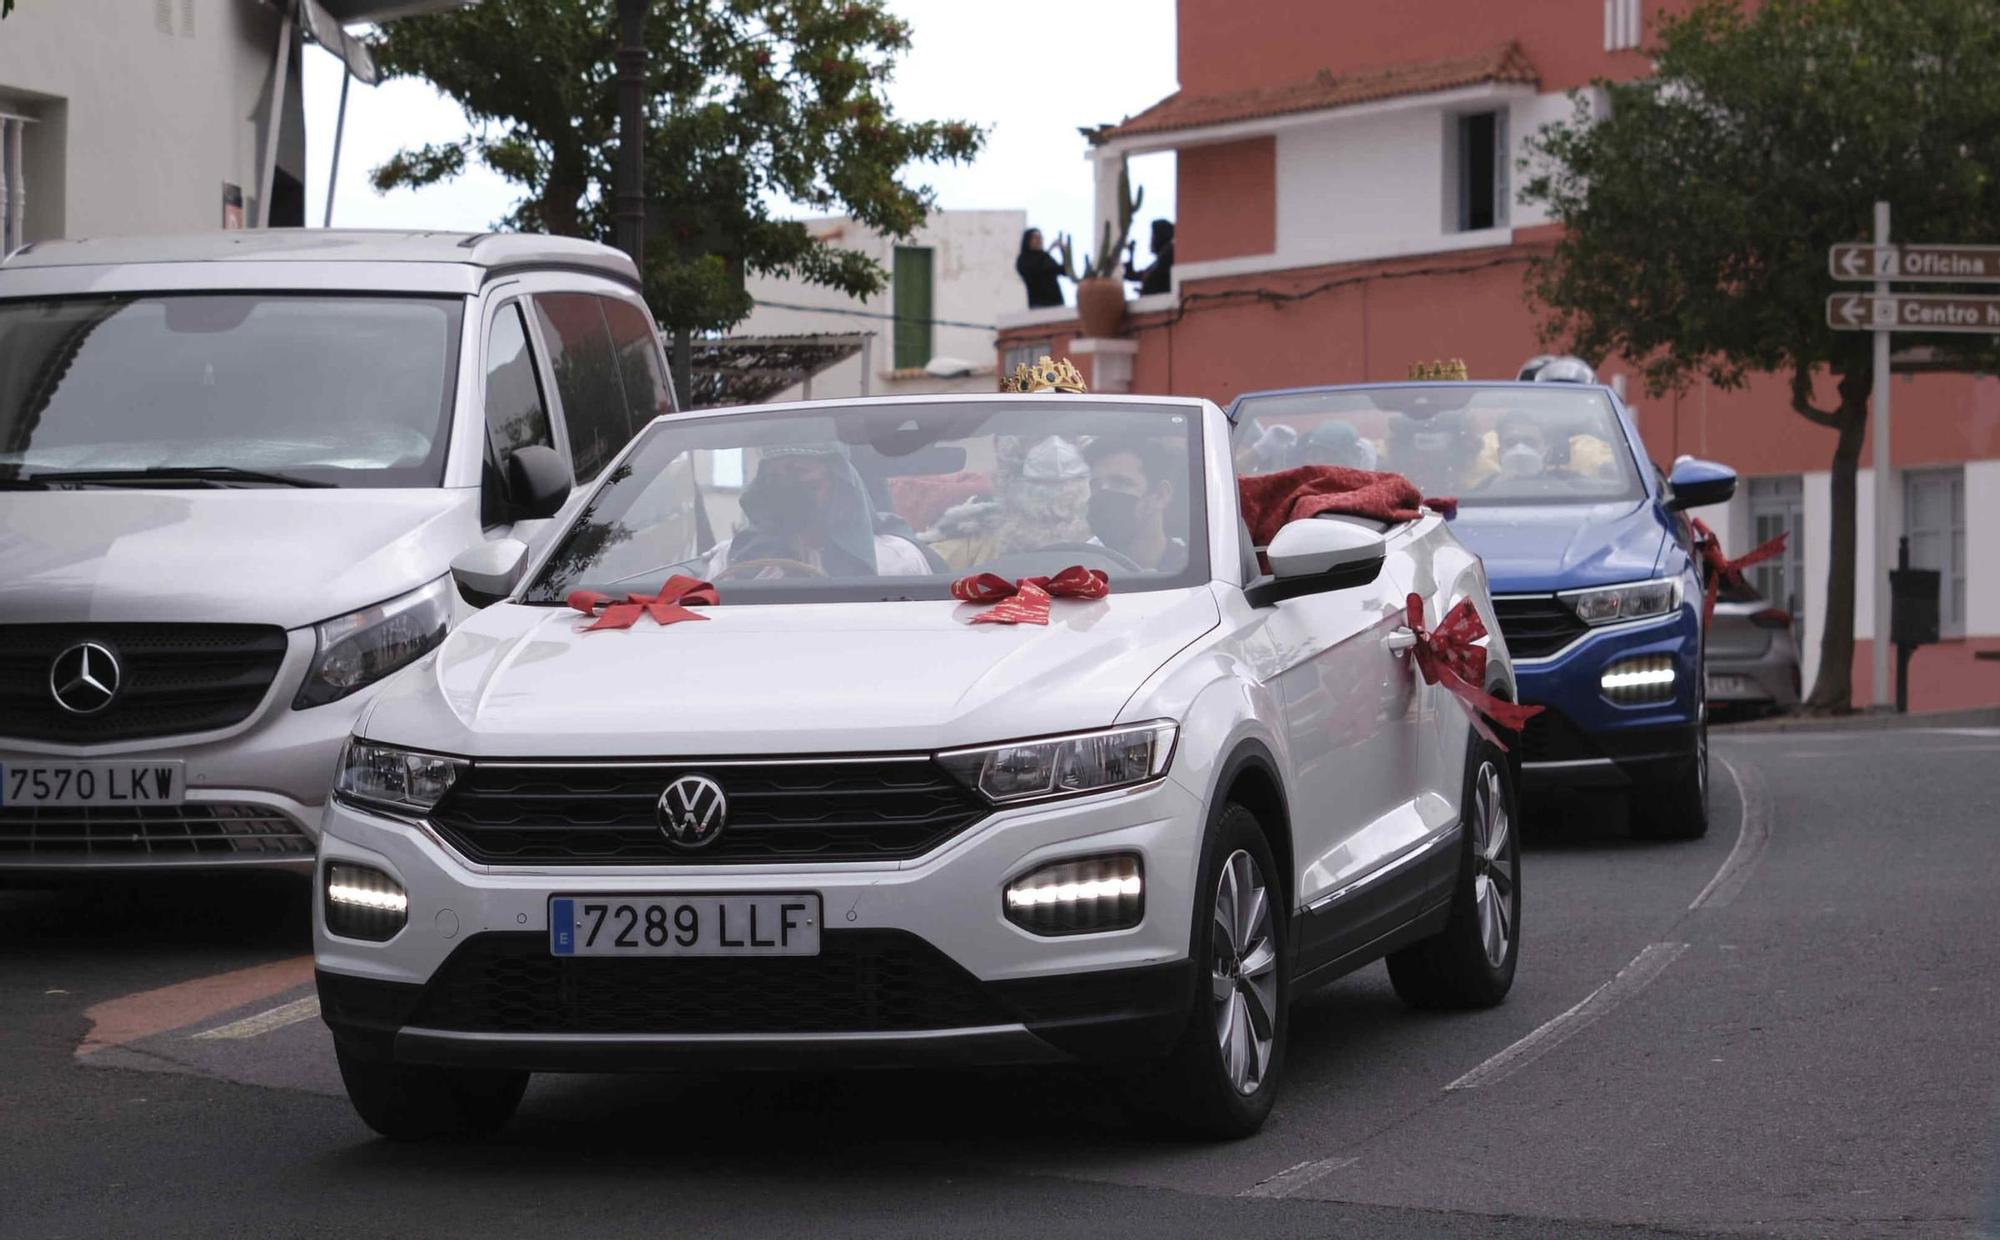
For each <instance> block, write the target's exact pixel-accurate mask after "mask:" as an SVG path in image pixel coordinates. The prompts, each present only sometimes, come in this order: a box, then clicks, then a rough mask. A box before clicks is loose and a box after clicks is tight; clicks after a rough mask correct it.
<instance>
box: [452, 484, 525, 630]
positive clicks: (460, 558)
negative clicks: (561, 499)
mask: <svg viewBox="0 0 2000 1240" xmlns="http://www.w3.org/2000/svg"><path fill="white" fill-rule="evenodd" d="M545 450H546V449H545ZM527 565H528V544H526V543H524V542H522V541H521V540H520V539H518V538H496V539H494V540H493V541H491V542H482V543H475V544H474V545H472V546H470V547H467V548H466V549H465V550H463V551H461V552H459V553H458V555H457V556H456V557H454V558H453V560H452V562H451V579H452V581H453V582H454V583H456V584H457V586H458V596H459V597H460V598H462V599H464V600H465V601H466V602H468V603H470V604H472V605H473V606H474V607H491V606H492V605H493V604H495V603H497V602H499V601H500V600H501V599H503V598H506V597H507V596H508V595H509V594H512V593H513V592H514V587H515V586H517V585H519V584H521V570H522V569H524V568H526V567H527Z"/></svg>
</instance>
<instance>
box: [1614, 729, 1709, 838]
mask: <svg viewBox="0 0 2000 1240" xmlns="http://www.w3.org/2000/svg"><path fill="white" fill-rule="evenodd" d="M1631 810H1632V834H1633V835H1636V836H1638V837H1639V838H1640V839H1646V840H1698V839H1700V838H1701V837H1702V836H1704V835H1707V834H1708V723H1707V721H1706V720H1704V721H1703V722H1702V723H1701V725H1700V726H1699V727H1697V728H1696V729H1695V739H1694V754H1693V756H1692V757H1689V758H1685V759H1683V760H1681V761H1679V762H1676V763H1675V764H1674V765H1673V767H1672V769H1671V771H1670V773H1669V774H1668V775H1667V776H1666V777H1665V778H1664V779H1659V780H1653V781H1649V782H1647V783H1644V784H1640V785H1639V786H1638V787H1636V788H1634V789H1633V790H1632V802H1631Z"/></svg>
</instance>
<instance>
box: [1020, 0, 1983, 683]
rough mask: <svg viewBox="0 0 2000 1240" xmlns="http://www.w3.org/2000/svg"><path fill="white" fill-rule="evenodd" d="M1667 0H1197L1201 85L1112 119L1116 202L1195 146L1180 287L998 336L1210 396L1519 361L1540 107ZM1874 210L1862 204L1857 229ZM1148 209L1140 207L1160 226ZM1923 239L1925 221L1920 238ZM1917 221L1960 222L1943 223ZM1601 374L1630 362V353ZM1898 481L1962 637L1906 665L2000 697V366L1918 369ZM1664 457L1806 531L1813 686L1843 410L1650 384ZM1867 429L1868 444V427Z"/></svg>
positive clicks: (1915, 552) (1753, 532)
mask: <svg viewBox="0 0 2000 1240" xmlns="http://www.w3.org/2000/svg"><path fill="white" fill-rule="evenodd" d="M1660 7H1661V4H1660V3H1659V0H1561V2H1559V3H1546V4H1533V5H1497V4H1490V3H1485V2H1483V0H1413V2H1412V3H1407V4H1396V5H1374V4H1361V3H1330V2H1329V0H1265V3H1264V4H1262V5H1259V6H1257V8H1256V13H1255V18H1254V20H1251V19H1249V18H1248V17H1247V16H1246V12H1245V9H1244V7H1243V6H1242V5H1240V4H1234V3H1228V2H1226V0H1180V4H1179V10H1178V21H1179V49H1180V63H1179V71H1180V82H1181V89H1180V90H1179V91H1178V92H1176V93H1175V94H1174V95H1172V96H1169V97H1168V98H1167V99H1164V100H1160V101H1157V102H1152V103H1151V104H1150V106H1145V105H1147V104H1148V102H1149V101H1146V100H1134V101H1133V102H1134V105H1135V107H1139V108H1140V109H1141V110H1139V111H1137V112H1136V113H1135V114H1134V115H1133V116H1131V117H1129V118H1128V119H1127V120H1125V121H1124V122H1122V123H1120V124H1118V125H1114V126H1110V127H1107V128H1106V129H1104V130H1102V131H1100V132H1099V134H1098V137H1097V140H1096V145H1095V147H1094V150H1093V155H1092V158H1093V163H1094V170H1095V175H1096V179H1097V184H1098V186H1099V195H1098V199H1099V202H1100V204H1101V208H1100V209H1101V211H1102V210H1103V209H1104V208H1103V206H1102V204H1106V203H1109V202H1110V201H1112V196H1111V192H1109V191H1111V190H1112V189H1113V188H1114V187H1115V184H1116V178H1117V172H1118V168H1119V166H1120V163H1121V161H1122V160H1124V159H1126V158H1129V157H1131V156H1135V155H1142V154H1148V153H1151V152H1156V151H1168V150H1170V151H1173V152H1174V153H1175V159H1176V166H1177V184H1178V191H1177V202H1176V219H1177V236H1176V240H1175V244H1176V250H1177V254H1176V258H1177V266H1176V269H1175V279H1174V287H1173V289H1172V291H1171V292H1169V293H1165V294H1160V295H1156V296H1153V297H1148V298H1143V299H1139V300H1136V301H1133V302H1131V303H1129V305H1128V315H1127V319H1126V323H1125V326H1124V329H1123V331H1122V332H1121V334H1120V335H1119V336H1118V337H1117V338H1115V339H1110V340H1093V339H1082V338H1080V337H1079V328H1078V325H1077V323H1076V321H1075V319H1074V317H1073V314H1072V312H1070V311H1069V310H1067V309H1051V310H1044V311H1024V312H1019V313H1015V314H1010V315H1007V316H1003V318H1002V319H1001V328H1002V331H1001V333H1000V342H999V354H1000V356H999V359H998V360H999V361H1000V362H1001V364H1002V366H1003V370H1004V369H1011V367H1012V365H1013V363H1014V362H1015V361H1018V360H1021V359H1022V358H1025V357H1030V356H1033V355H1035V354H1038V353H1042V352H1053V353H1057V354H1062V353H1068V354H1069V355H1071V356H1072V357H1073V358H1074V359H1075V360H1076V361H1077V363H1078V364H1079V366H1082V367H1084V368H1085V369H1086V373H1088V374H1091V375H1092V376H1093V380H1094V382H1095V383H1096V385H1097V386H1098V387H1100V388H1107V389H1111V390H1117V389H1120V388H1129V390H1131V391H1134V392H1157V393H1171V394H1177V395H1199V396H1206V397H1209V398H1210V399H1213V400H1215V401H1218V402H1223V403H1226V402H1227V401H1228V400H1230V399H1231V398H1232V397H1234V396H1235V395H1236V394H1238V393H1240V392H1244V391H1251V390H1255V389H1260V388H1273V387H1286V386H1293V385H1301V384H1317V383H1346V382H1359V381H1364V380H1383V379H1399V378H1402V377H1404V375H1405V373H1406V371H1407V368H1408V366H1409V364H1410V363H1411V362H1412V361H1414V360H1419V359H1431V358H1444V357H1462V358H1464V359H1465V360H1466V362H1467V363H1468V365H1469V367H1470V370H1471V372H1472V374H1473V375H1474V376H1487V377H1511V376H1512V375H1513V374H1514V372H1515V370H1516V369H1517V368H1518V367H1519V365H1520V363H1521V362H1522V361H1523V360H1524V359H1526V358H1527V357H1529V356H1531V355H1533V354H1535V353H1537V352H1540V351H1541V347H1540V345H1539V343H1538V340H1537V334H1536V329H1537V326H1538V323H1539V319H1540V315H1539V312H1538V311H1537V309H1536V307H1534V306H1533V305H1532V304H1531V303H1530V302H1529V300H1528V297H1527V294H1526V289H1525V285H1524V275H1525V272H1526V267H1527V263H1528V262H1529V260H1530V259H1531V258H1532V257H1533V256H1534V255H1536V254H1537V253H1544V252H1546V251H1547V249H1548V247H1549V246H1550V245H1551V243H1552V240H1553V238H1554V236H1555V235H1556V226H1555V225H1552V224H1551V223H1549V221H1548V220H1547V218H1546V217H1545V216H1544V215H1542V214H1541V213H1539V211H1538V210H1537V209H1536V207H1535V206H1534V205H1533V204H1528V203H1524V202H1522V201H1521V200H1520V199H1519V196H1518V193H1517V189H1518V187H1517V186H1516V185H1515V184H1513V182H1514V181H1515V180H1516V179H1517V178H1518V174H1517V173H1516V171H1515V167H1514V165H1515V161H1516V159H1517V158H1518V156H1519V155H1520V154H1522V153H1523V149H1524V143H1525V142H1526V141H1527V139H1528V138H1529V137H1530V136H1531V135H1532V134H1533V133H1534V132H1535V131H1536V130H1537V129H1538V128H1540V127H1541V126H1542V125H1544V124H1546V123H1548V122H1550V121H1554V120H1560V119H1566V118H1568V117H1570V116H1572V115H1573V114H1574V113H1575V111H1576V109H1577V108H1578V107H1584V108H1599V107H1601V106H1602V100H1601V98H1599V97H1598V92H1596V91H1595V90H1594V89H1593V87H1592V85H1591V84H1592V82H1593V81H1594V80H1596V79H1599V78H1608V79H1612V80H1620V79H1627V78H1631V77H1636V76H1640V75H1643V74H1645V73H1647V72H1649V71H1650V67H1651V62H1650V61H1649V59H1648V58H1647V57H1646V55H1645V54H1644V53H1643V52H1642V51H1641V50H1640V49H1641V46H1642V43H1643V39H1644V35H1643V31H1644V30H1645V29H1646V28H1647V26H1648V24H1649V23H1650V22H1651V21H1652V20H1653V19H1654V18H1655V17H1656V16H1657V12H1658V10H1659V8H1660ZM1866 224H1867V221H1856V226H1857V229H1861V228H1865V227H1866ZM1140 227H1141V229H1143V223H1142V224H1141V225H1140ZM1913 240H1915V239H1913ZM1921 240H1941V241H1943V240H1951V239H1950V238H1921ZM1600 373H1601V374H1602V375H1603V376H1604V377H1605V378H1606V379H1607V380H1608V381H1613V382H1617V383H1619V384H1620V385H1621V386H1622V385H1624V384H1625V382H1626V377H1627V376H1626V373H1625V371H1624V370H1623V368H1622V367H1621V365H1620V363H1619V362H1618V361H1616V360H1615V359H1614V360H1612V361H1610V362H1608V363H1607V364H1605V365H1604V366H1603V367H1602V368H1601V371H1600ZM1894 383H1895V411H1896V412H1895V418H1896V433H1895V436H1894V441H1895V442H1894V460H1893V461H1892V462H1891V465H1892V468H1893V471H1894V472H1893V474H1892V477H1893V482H1892V485H1891V488H1890V493H1889V495H1888V501H1889V502H1890V503H1892V504H1894V505H1895V506H1896V507H1895V509H1894V510H1893V512H1894V514H1895V516H1896V518H1897V520H1898V522H1899V524H1900V528H1901V530H1902V532H1903V533H1905V534H1907V535H1908V536H1909V538H1910V540H1911V550H1912V561H1913V563H1915V564H1918V565H1920V566H1925V567H1933V568H1938V569H1939V570H1940V571H1941V572H1942V574H1943V581H1944V589H1943V598H1942V607H1943V628H1944V634H1945V640H1944V641H1943V642H1942V643H1941V644H1939V645H1937V646H1934V647H1927V648H1925V649H1923V650H1921V651H1919V652H1918V654H1917V655H1916V657H1915V659H1914V660H1913V662H1912V665H1911V691H1910V700H1911V707H1912V709H1917V710H1925V709H1947V708H1954V707H1961V706H1970V705H1987V704H1993V703H2000V658H1980V657H1979V655H1980V653H1981V652H1982V651H1990V652H1994V653H1995V654H1996V655H2000V379H1996V378H1994V377H1991V376H1969V375H1968V376H1909V377H1905V376H1898V377H1897V378H1896V379H1895V380H1894ZM1627 398H1628V400H1629V401H1630V402H1631V403H1632V404H1634V405H1635V406H1636V408H1637V409H1638V411H1639V417H1640V423H1641V429H1642V432H1643V434H1644V435H1645V438H1646V441H1647V443H1648V445H1649V446H1651V448H1652V449H1653V451H1654V453H1655V455H1656V456H1657V457H1658V458H1659V459H1660V461H1661V463H1663V464H1664V463H1666V462H1668V461H1670V460H1671V459H1672V458H1673V457H1675V456H1678V455H1680V454H1682V453H1691V454H1694V455H1697V456H1704V457H1709V458H1712V459H1715V460H1718V461H1722V462H1724V463H1726V464H1729V465H1731V466H1734V467H1735V468H1736V469H1737V470H1738V471H1740V472H1741V474H1742V475H1743V479H1744V481H1743V485H1742V486H1741V487H1740V488H1739V491H1738V495H1737V497H1736V499H1734V500H1733V501H1731V503H1730V504H1729V505H1727V506H1726V508H1718V509H1716V510H1713V511H1709V512H1705V513H1704V514H1702V515H1703V516H1704V517H1705V518H1706V519H1707V520H1708V521H1709V523H1710V524H1711V525H1713V526H1715V527H1716V528H1717V529H1718V530H1719V531H1720V532H1721V533H1722V535H1723V539H1724V546H1725V548H1727V549H1728V550H1730V551H1731V552H1732V553H1733V552H1737V551H1741V550H1744V549H1747V548H1748V547H1749V546H1751V545H1753V544H1754V543H1756V542H1759V541H1761V540H1763V539H1764V538H1767V537H1769V536H1771V535H1772V534H1774V533H1776V532H1778V531H1779V530H1790V531H1791V550H1790V553H1789V554H1788V555H1787V556H1785V557H1783V558H1782V559H1780V560H1777V561H1773V562H1771V563H1769V564H1767V565H1764V566H1760V568H1759V569H1757V570H1753V572H1755V574H1756V578H1757V582H1758V584H1759V586H1760V588H1762V589H1763V590H1764V592H1765V593H1766V594H1767V595H1768V596H1770V597H1771V598H1772V599H1773V600H1774V601H1776V602H1778V603H1779V604H1780V605H1782V606H1786V607H1788V608H1789V609H1790V610H1792V611H1793V612H1794V614H1795V616H1796V617H1797V619H1798V623H1799V629H1800V635H1801V639H1802V647H1801V649H1802V654H1803V656H1804V659H1805V668H1804V673H1805V679H1806V681H1807V683H1808V685H1810V683H1811V681H1812V678H1813V676H1814V675H1815V673H1816V671H1817V661H1818V657H1819V633H1820V628H1821V625H1822V623H1823V620H1824V616H1825V590H1826V576H1827V569H1828V530H1829V525H1830V514H1831V506H1830V485H1829V480H1828V472H1827V471H1828V465H1829V463H1830V462H1831V460H1832V456H1833V448H1834V434H1833V432H1831V431H1829V430H1824V429H1822V428H1819V427H1816V426H1813V425H1811V424H1810V423H1808V422H1806V421H1805V420H1804V419H1802V418H1800V417H1799V416H1798V415H1797V414H1795V413H1793V412H1792V411H1791V409H1790V404H1789V398H1788V394H1787V392H1786V390H1785V387H1784V385H1783V383H1781V382H1779V381H1777V380H1764V381H1759V382H1755V383H1752V384H1751V385H1750V386H1749V387H1748V388H1746V389H1744V390H1740V391H1733V392H1722V391H1718V390H1715V389H1713V388H1710V387H1707V386H1706V385H1698V386H1696V387H1694V388H1692V389H1690V390H1689V391H1687V392H1685V393H1682V394H1680V395H1678V396H1668V397H1663V398H1657V399H1655V398H1650V397H1648V396H1646V395H1645V394H1644V393H1643V392H1642V391H1640V390H1638V389H1637V387H1636V386H1634V387H1631V388H1629V389H1628V390H1627ZM1870 452H1871V453H1872V448H1871V449H1870ZM1871 462H1872V455H1864V458H1863V474H1862V477H1861V479H1860V495H1859V506H1860V511H1859V514H1858V516H1859V521H1860V529H1861V530H1862V537H1861V539H1860V542H1861V544H1862V546H1861V548H1860V557H1861V559H1860V563H1859V566H1858V567H1859V582H1860V584H1859V589H1858V597H1857V600H1856V612H1857V615H1856V632H1857V634H1858V635H1859V638H1860V640H1859V641H1858V642H1857V650H1856V652H1855V667H1854V686H1855V688H1854V693H1855V700H1856V703H1857V705H1859V704H1865V703H1867V702H1868V701H1869V700H1870V697H1871V687H1872V681H1871V676H1870V668H1871V662H1872V660H1871V652H1870V649H1869V644H1870V641H1871V640H1872V639H1873V637H1874V632H1873V628H1874V626H1873V623H1872V620H1873V612H1874V598H1873V592H1874V590H1875V588H1876V587H1877V585H1878V582H1881V583H1882V584H1883V588H1886V582H1885V581H1884V579H1883V578H1882V569H1884V568H1886V566H1883V565H1877V564H1876V563H1875V562H1874V557H1873V556H1872V554H1871V550H1872V548H1871V546H1870V542H1871V540H1870V538H1869V537H1868V533H1867V531H1869V530H1870V529H1872V522H1873V519H1874V508H1875V503H1876V499H1877V497H1876V495H1875V488H1874V486H1873V481H1872V477H1871V475H1870V471H1869V469H1868V466H1869V465H1870V463H1871Z"/></svg>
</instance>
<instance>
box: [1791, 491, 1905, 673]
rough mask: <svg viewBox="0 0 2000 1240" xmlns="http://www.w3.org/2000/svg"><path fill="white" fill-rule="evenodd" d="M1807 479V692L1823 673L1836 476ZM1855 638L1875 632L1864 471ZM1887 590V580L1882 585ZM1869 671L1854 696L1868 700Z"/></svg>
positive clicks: (1858, 498) (1871, 520)
mask: <svg viewBox="0 0 2000 1240" xmlns="http://www.w3.org/2000/svg"><path fill="white" fill-rule="evenodd" d="M1803 479H1804V483H1805V488H1804V489H1805V543H1806V555H1805V581H1804V582H1802V583H1801V584H1802V585H1803V587H1804V591H1805V599H1806V631H1805V648H1804V649H1803V650H1801V651H1799V662H1800V664H1801V666H1800V669H1799V671H1800V675H1801V679H1802V681H1803V683H1804V685H1805V691H1806V692H1807V693H1808V694H1810V693H1811V692H1812V685H1813V677H1814V676H1815V675H1816V674H1817V673H1818V671H1819V644H1820V637H1821V635H1822V634H1823V633H1824V632H1825V631H1826V574H1827V569H1828V568H1829V567H1830V566H1831V564H1832V562H1833V475H1831V474H1829V473H1828V472H1827V471H1825V470H1823V469H1822V470H1815V471H1813V472H1811V473H1808V474H1805V475H1803ZM1854 509H1855V513H1854V522H1855V539H1854V542H1855V546H1854V638H1855V640H1856V641H1867V640H1871V639H1873V638H1874V636H1875V589H1876V586H1877V584H1878V583H1877V580H1876V578H1877V577H1878V575H1879V574H1878V573H1877V571H1876V567H1875V536H1874V532H1873V531H1874V529H1875V478H1874V475H1873V471H1871V470H1868V469H1863V470H1862V471H1861V476H1860V477H1858V478H1856V479H1855V480H1854ZM1880 584H1881V586H1882V588H1884V589H1886V588H1887V587H1888V583H1887V582H1886V581H1884V582H1881V583H1880ZM1867 679H1868V678H1867V674H1866V671H1865V670H1864V672H1863V673H1862V675H1861V676H1860V678H1859V679H1857V680H1856V681H1855V684H1854V700H1855V701H1856V702H1867V701H1869V700H1871V699H1870V697H1869V694H1870V692H1871V689H1872V686H1870V685H1869V684H1868V683H1867Z"/></svg>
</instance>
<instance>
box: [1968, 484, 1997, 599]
mask: <svg viewBox="0 0 2000 1240" xmlns="http://www.w3.org/2000/svg"><path fill="white" fill-rule="evenodd" d="M1965 635H1966V636H1967V637H2000V460H1994V461H1967V462H1966V463H1965Z"/></svg>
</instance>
